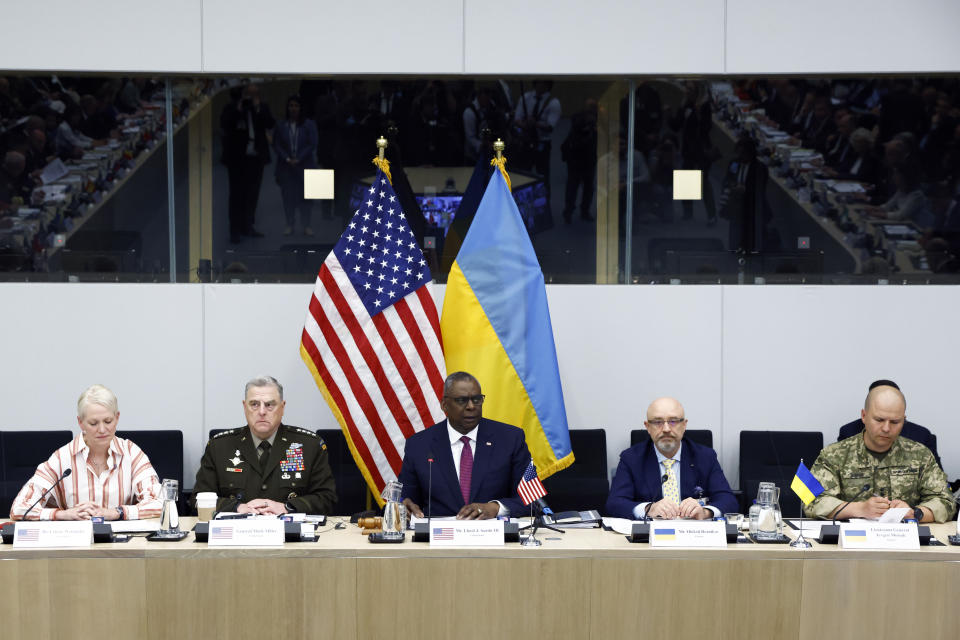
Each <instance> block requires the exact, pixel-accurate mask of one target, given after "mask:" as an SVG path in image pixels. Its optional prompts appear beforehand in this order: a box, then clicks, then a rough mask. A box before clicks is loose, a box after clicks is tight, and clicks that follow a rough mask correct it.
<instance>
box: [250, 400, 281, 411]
mask: <svg viewBox="0 0 960 640" xmlns="http://www.w3.org/2000/svg"><path fill="white" fill-rule="evenodd" d="M261 405H263V408H264V409H265V410H266V412H267V413H273V412H274V411H276V409H277V406H279V405H278V403H277V401H276V400H267V401H266V402H260V401H259V400H248V401H247V407H249V408H250V411H260V406H261Z"/></svg>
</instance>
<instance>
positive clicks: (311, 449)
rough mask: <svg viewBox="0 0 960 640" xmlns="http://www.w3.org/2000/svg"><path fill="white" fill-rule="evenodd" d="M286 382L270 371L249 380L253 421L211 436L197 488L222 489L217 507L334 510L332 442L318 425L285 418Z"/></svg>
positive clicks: (247, 399) (247, 402)
mask: <svg viewBox="0 0 960 640" xmlns="http://www.w3.org/2000/svg"><path fill="white" fill-rule="evenodd" d="M285 406H286V402H284V400H283V387H282V386H281V385H280V383H279V382H277V381H276V379H274V378H272V377H270V376H260V377H258V378H254V379H253V380H251V381H250V382H248V383H247V385H246V388H245V391H244V399H243V411H244V413H245V414H246V416H247V426H245V427H239V428H237V429H229V430H227V431H223V432H221V433H218V434H217V435H215V436H214V437H212V438H211V439H210V441H209V442H207V448H206V450H205V451H204V452H203V458H202V459H201V460H200V470H199V471H197V482H196V485H195V487H194V494H197V493H200V492H201V491H213V492H216V494H217V496H218V499H217V511H237V512H239V513H256V514H270V515H280V514H283V513H294V512H297V513H311V514H329V513H331V512H332V509H333V504H334V503H335V502H336V501H337V493H336V488H335V485H334V480H333V472H332V471H331V470H330V462H329V461H328V458H327V445H326V444H324V442H323V439H322V438H321V437H320V436H318V435H317V434H316V433H314V432H313V431H308V430H307V429H301V428H299V427H291V426H289V425H285V424H283V423H282V422H281V421H282V419H283V409H284V407H285Z"/></svg>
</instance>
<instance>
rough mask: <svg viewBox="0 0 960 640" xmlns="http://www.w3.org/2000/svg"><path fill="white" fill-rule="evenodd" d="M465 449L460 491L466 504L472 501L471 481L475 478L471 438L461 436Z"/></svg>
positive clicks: (463, 450) (463, 451)
mask: <svg viewBox="0 0 960 640" xmlns="http://www.w3.org/2000/svg"><path fill="white" fill-rule="evenodd" d="M460 442H462V443H463V449H462V450H461V451H460V493H462V494H463V502H464V504H466V503H468V502H470V481H471V480H472V479H473V451H471V450H470V438H468V437H467V436H463V437H462V438H460Z"/></svg>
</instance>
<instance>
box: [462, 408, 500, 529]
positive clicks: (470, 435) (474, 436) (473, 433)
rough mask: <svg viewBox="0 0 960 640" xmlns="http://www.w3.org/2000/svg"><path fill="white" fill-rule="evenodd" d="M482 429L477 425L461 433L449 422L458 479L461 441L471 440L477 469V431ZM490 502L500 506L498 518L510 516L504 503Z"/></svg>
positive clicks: (471, 448)
mask: <svg viewBox="0 0 960 640" xmlns="http://www.w3.org/2000/svg"><path fill="white" fill-rule="evenodd" d="M478 429H480V425H477V426H476V427H474V428H473V429H471V430H470V431H468V432H467V433H460V432H459V431H457V430H456V429H454V428H453V427H451V426H450V422H449V421H447V437H448V438H450V453H452V454H453V468H454V469H456V471H457V479H459V478H460V455H461V454H462V453H463V441H462V440H460V438H462V437H463V436H467V437H468V438H470V441H469V444H470V453H472V454H473V463H474V468H476V463H477V430H478ZM490 502H496V503H497V504H499V505H500V510H499V511H498V512H497V515H498V516H508V515H510V510H509V509H507V508H506V507H505V506H503V503H502V502H500V501H499V500H491V501H490Z"/></svg>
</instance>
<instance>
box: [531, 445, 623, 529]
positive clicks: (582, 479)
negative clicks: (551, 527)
mask: <svg viewBox="0 0 960 640" xmlns="http://www.w3.org/2000/svg"><path fill="white" fill-rule="evenodd" d="M570 448H571V449H572V450H573V455H574V459H575V461H574V463H573V464H572V465H570V466H569V467H567V468H566V469H563V470H561V471H558V472H557V473H555V474H553V475H552V476H550V477H549V478H547V479H546V480H544V481H543V486H544V488H545V489H546V490H547V497H546V498H545V500H546V501H547V503H549V505H550V507H551V508H552V509H553V510H554V511H556V512H560V511H583V510H585V509H597V510H602V509H603V505H604V503H605V502H606V500H607V494H608V493H609V492H610V481H609V478H608V475H607V432H606V431H605V430H603V429H571V430H570Z"/></svg>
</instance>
